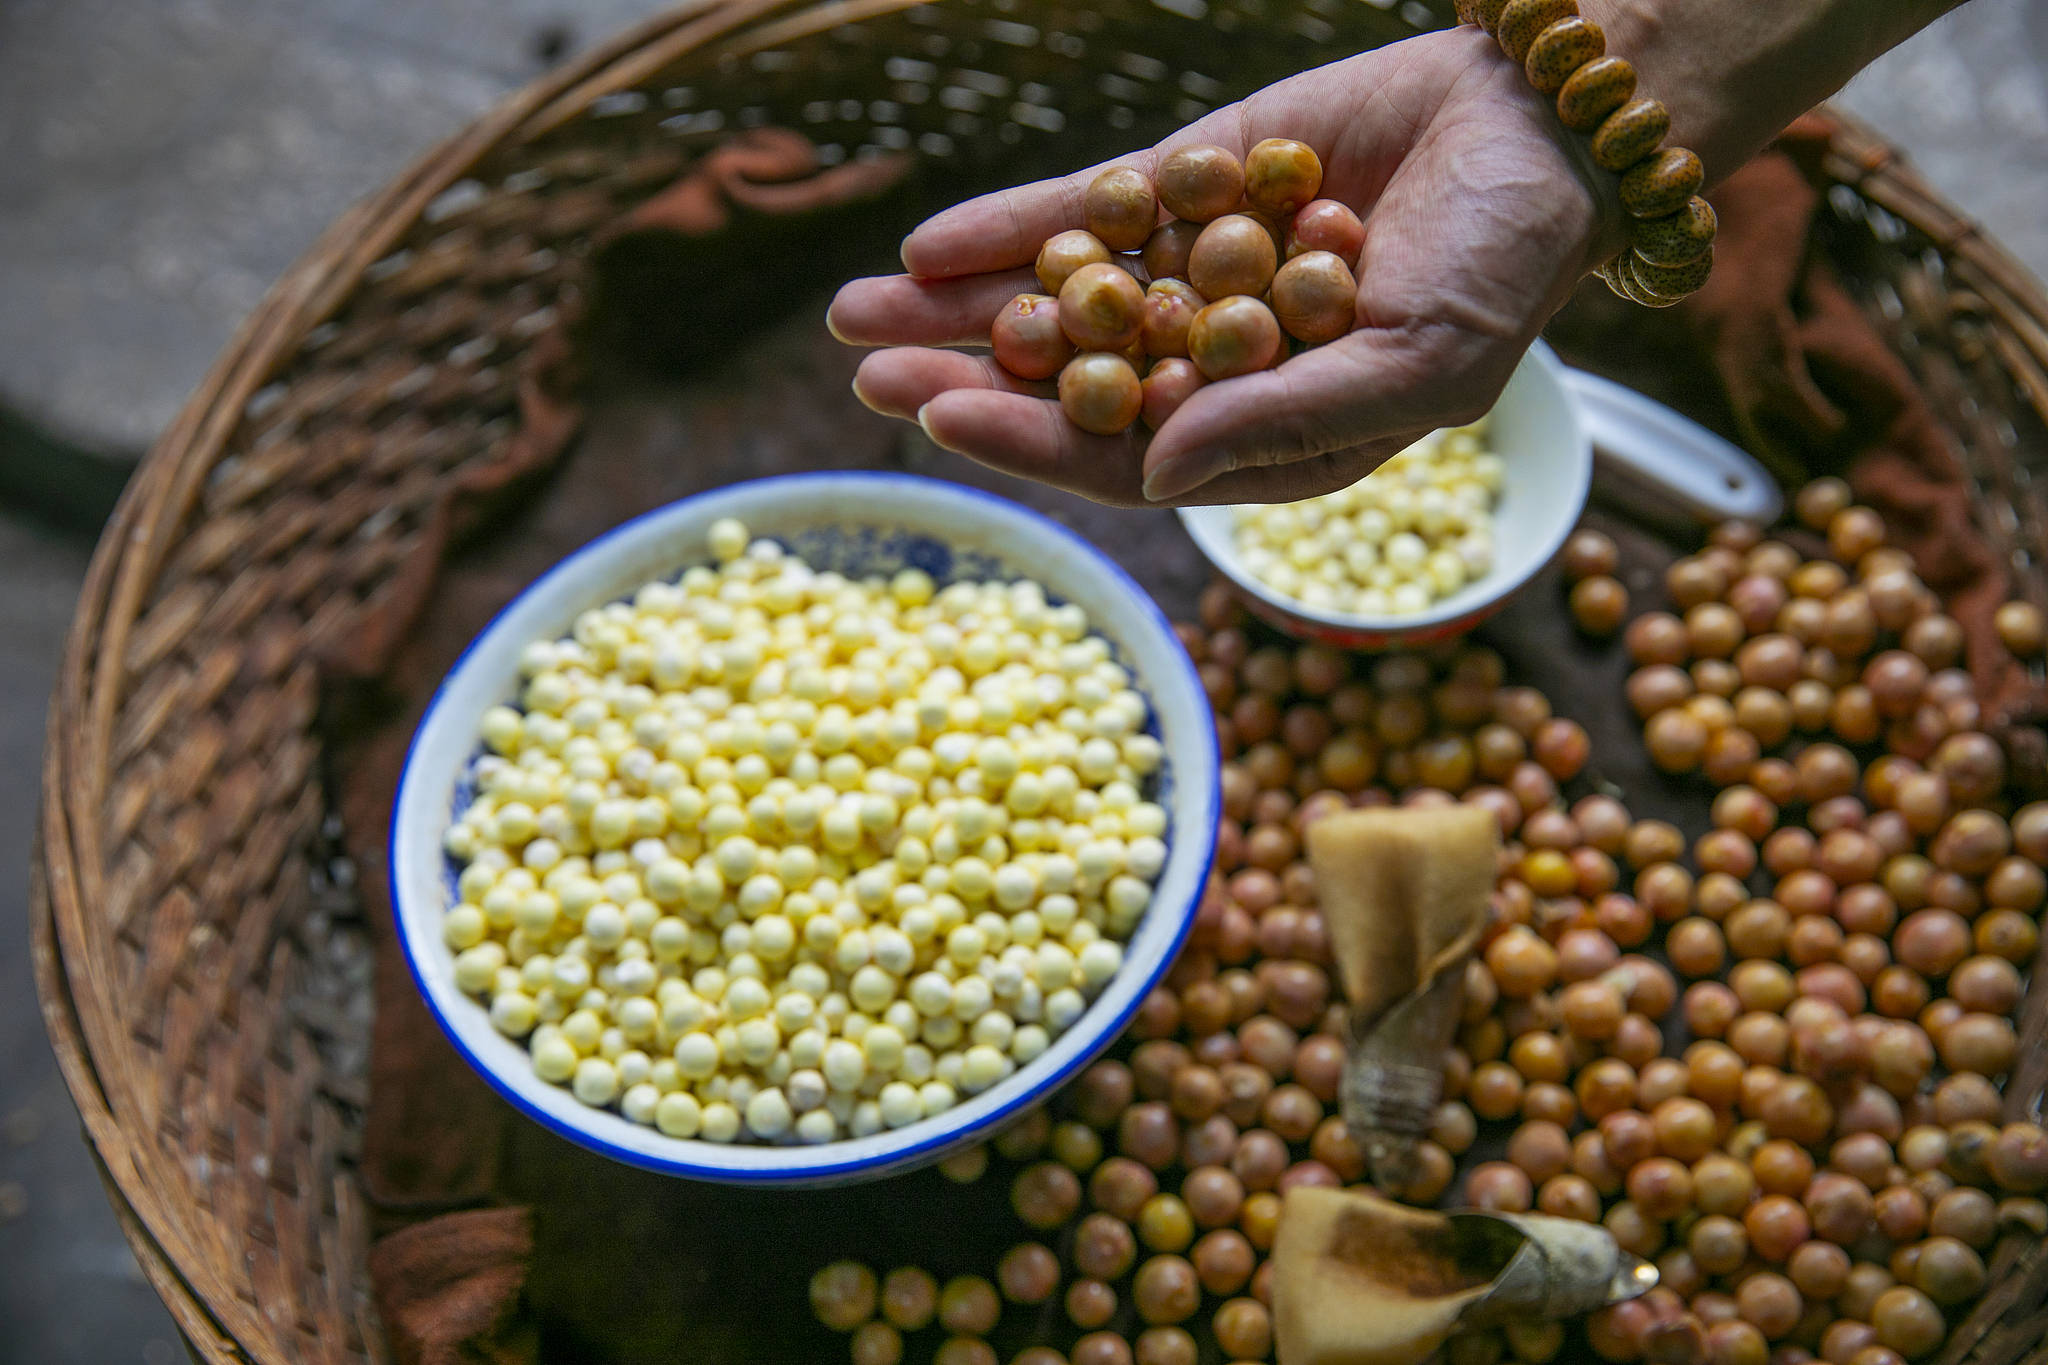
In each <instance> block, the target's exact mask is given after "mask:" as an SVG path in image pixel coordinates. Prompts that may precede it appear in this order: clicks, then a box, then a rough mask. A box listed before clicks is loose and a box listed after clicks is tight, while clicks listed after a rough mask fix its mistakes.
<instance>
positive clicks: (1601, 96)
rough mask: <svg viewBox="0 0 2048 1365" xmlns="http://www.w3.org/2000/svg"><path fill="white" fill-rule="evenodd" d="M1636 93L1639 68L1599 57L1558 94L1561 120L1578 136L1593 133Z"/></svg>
mask: <svg viewBox="0 0 2048 1365" xmlns="http://www.w3.org/2000/svg"><path fill="white" fill-rule="evenodd" d="M1635 93H1636V69H1635V68H1634V67H1633V66H1630V65H1629V64H1628V61H1627V59H1626V58H1622V57H1595V58H1594V59H1593V60H1592V61H1590V62H1587V63H1586V64H1585V65H1584V66H1582V67H1580V68H1579V69H1578V70H1577V71H1574V72H1572V74H1571V77H1570V79H1568V80H1567V81H1565V83H1564V86H1563V87H1562V88H1561V89H1560V90H1559V91H1558V92H1557V117H1558V119H1559V120H1560V121H1561V122H1562V123H1563V124H1564V126H1565V127H1567V128H1569V129H1571V130H1572V131H1573V132H1575V133H1590V132H1592V131H1593V130H1594V129H1596V128H1598V127H1599V126H1600V124H1601V123H1602V122H1603V121H1604V120H1605V119H1606V117H1607V116H1608V115H1609V114H1611V113H1613V112H1614V111H1615V110H1617V109H1619V108H1621V106H1622V105H1624V104H1627V103H1628V102H1629V100H1630V99H1631V98H1633V97H1634V95H1635Z"/></svg>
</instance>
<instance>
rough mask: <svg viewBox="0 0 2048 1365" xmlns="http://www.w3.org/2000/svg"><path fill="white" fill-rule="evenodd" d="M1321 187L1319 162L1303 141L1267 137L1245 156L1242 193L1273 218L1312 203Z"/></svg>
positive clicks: (1321, 165) (1283, 216) (1312, 150)
mask: <svg viewBox="0 0 2048 1365" xmlns="http://www.w3.org/2000/svg"><path fill="white" fill-rule="evenodd" d="M1322 188H1323V163H1322V161H1321V159H1320V158H1318V157H1317V156H1316V153H1315V149H1314V148H1313V147H1311V146H1309V145H1308V144H1307V143H1305V142H1296V141H1294V140H1293V139H1292V138H1284V137H1269V138H1267V139H1266V140H1265V141H1263V142H1260V143H1257V144H1255V145H1254V146H1253V147H1252V149H1251V151H1250V152H1249V153H1247V154H1246V156H1245V159H1244V197H1245V199H1246V200H1247V201H1248V202H1249V203H1250V204H1251V206H1252V207H1253V208H1255V209H1258V210H1260V211H1261V212H1264V213H1269V214H1272V215H1273V216H1274V217H1275V218H1282V219H1284V218H1286V217H1287V215H1289V214H1291V213H1293V212H1295V211H1296V210H1297V209H1300V208H1302V207H1303V206H1305V205H1307V204H1310V203H1313V202H1314V200H1315V197H1316V195H1317V194H1318V193H1319V192H1320V191H1321V190H1322Z"/></svg>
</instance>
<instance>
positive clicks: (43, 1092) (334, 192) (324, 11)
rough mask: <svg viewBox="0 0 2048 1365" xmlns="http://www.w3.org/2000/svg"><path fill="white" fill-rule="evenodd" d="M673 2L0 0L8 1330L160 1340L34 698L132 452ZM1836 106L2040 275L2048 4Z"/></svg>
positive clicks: (1876, 74) (1, 946) (0, 745)
mask: <svg viewBox="0 0 2048 1365" xmlns="http://www.w3.org/2000/svg"><path fill="white" fill-rule="evenodd" d="M656 7H657V5H656V2H655V0H575V3H570V0H411V2H410V3H400V0H269V3H264V4H258V3H255V0H154V2H153V3H150V4H142V5H138V4H134V3H132V2H130V0H7V3H4V4H0V147H5V148H6V149H7V155H6V156H5V157H4V158H0V564H5V565H6V566H7V568H6V570H5V575H4V578H0V772H5V773H8V774H12V775H13V776H12V778H11V779H10V780H7V781H0V1323H6V1324H7V1325H8V1332H7V1346H6V1347H5V1348H0V1356H5V1357H7V1358H12V1359H22V1360H47V1361H93V1362H102V1361H104V1362H117V1361H135V1360H141V1361H145V1362H148V1363H149V1365H164V1363H165V1362H170V1361H173V1360H175V1359H177V1358H178V1356H179V1350H178V1347H177V1345H176V1334H175V1332H174V1330H173V1328H172V1326H171V1324H170V1320H169V1318H168V1316H167V1315H166V1314H165V1312H164V1311H163V1309H162V1307H161V1306H160V1305H159V1304H158V1303H157V1302H156V1299H155V1296H154V1295H153V1294H152V1292H151V1291H150V1289H149V1287H148V1285H147V1284H145V1283H144V1282H143V1280H142V1278H141V1276H140V1274H139V1272H138V1271H137V1270H136V1269H135V1266H134V1263H133V1261H132V1259H131V1258H130V1257H129V1254H128V1251H127V1248H126V1246H125V1245H124V1244H123V1242H122V1241H121V1238H120V1234H119V1233H118V1231H117V1230H116V1228H115V1226H114V1222H113V1218H112V1215H111V1213H110V1212H109V1211H108V1210H107V1207H106V1204H105V1200H104V1198H103V1196H102V1194H101V1191H100V1187H99V1182H98V1179H97V1177H96V1175H95V1174H94V1172H93V1168H92V1163H91V1159H90V1157H89V1156H88V1155H87V1153H86V1152H85V1150H84V1147H83V1145H82V1144H81V1142H80V1141H79V1138H78V1130H77V1124H76V1120H75V1115H74V1113H73V1111H72V1109H71V1106H70V1102H69V1100H68V1099H67V1098H66V1096H65V1093H64V1089H63V1083H62V1081H61V1080H60V1079H59V1077H58V1074H57V1070H56V1065H55V1062H54V1061H53V1060H52V1058H51V1057H50V1054H49V1050H48V1047H47V1045H46V1044H45V1043H44V1041H43V1036H42V1026H41V1019H40V1016H39V1014H38V1012H37V1009H36V1002H35V994H34V986H33V982H32V980H31V975H30V970H29V965H28V958H27V948H26V935H25V933H24V931H23V926H25V924H26V918H27V916H26V872H25V870H24V869H25V866H26V859H27V853H28V849H29V845H30V840H31V838H32V833H33V826H34V817H35V800H36V795H35V787H34V776H33V775H34V774H35V772H36V768H37V762H38V757H39V754H40V752H41V747H42V726H43V711H44V705H45V701H46V698H47V697H48V694H49V689H50V686H51V683H52V680H53V678H54V676H55V671H56V660H57V656H58V652H59V649H60V648H61V645H62V641H63V636H64V631H65V629H66V627H67V626H68V623H69V619H70V614H71V610H72V605H73V603H74V601H75V599H76V596H77V592H78V584H79V580H80V577H81V575H82V574H83V571H84V567H85V563H86V558H87V556H88V554H89V552H90V549H91V544H92V539H93V536H94V534H95V532H96V530H97V528H98V526H99V524H100V521H101V520H102V519H103V517H104V516H105V513H106V510H107V508H108V507H109V506H110V505H111V503H112V498H113V495H114V494H115V493H116V492H117V491H118V490H119V487H120V483H121V480H122V479H123V477H124V476H125V472H126V469H127V468H128V466H129V465H130V464H131V463H132V461H133V460H134V459H135V458H136V457H137V455H138V454H139V453H140V451H141V450H142V449H143V448H144V447H145V446H146V445H147V444H148V442H149V440H150V439H151V438H152V437H153V436H154V434H155V433H156V432H157V431H158V430H160V429H161V428H162V427H163V426H164V425H165V424H166V423H167V422H168V421H169V420H170V418H171V416H172V415H173V413H174V412H175V411H176V408H177V405H178V404H179V402H180V401H182V399H183V397H184V396H185V394H186V393H187V391H189V390H190V389H191V387H192V386H193V385H194V383H196V382H197V380H198V379H199V377H200V375H201V374H202V373H203V372H204V370H205V369H206V367H207V365H208V364H209V363H210V362H211V360H212V358H213V356H214V355H215V354H216V353H217V352H218V350H219V349H220V347H221V345H222V344H223V343H224V342H225V340H226V339H227V337H228V335H229V334H230V333H231V332H232V330H233V328H234V326H235V324H236V323H237V322H238V321H239V320H240V318H241V317H242V316H243V314H245V313H246V312H247V311H248V310H249V308H250V307H251V306H252V305H253V304H254V303H255V302H256V300H257V299H258V298H259V297H260V296H261V293H262V291H263V289H264V288H265V287H266V286H267V284H268V283H269V281H270V280H271V279H273V278H274V277H275V276H276V275H277V274H278V273H279V272H280V271H281V270H283V269H284V268H285V267H286V266H287V265H288V264H290V262H291V261H292V260H293V259H294V258H295V257H296V256H297V255H298V254H299V253H300V252H301V251H302V250H303V249H304V247H305V246H306V244H308V243H309V242H310V241H311V240H312V239H313V237H314V236H315V235H317V234H318V232H319V231H320V230H321V229H322V228H323V227H324V226H325V225H326V224H327V223H328V222H329V221H331V220H332V219H333V218H334V217H335V216H336V214H337V213H339V212H340V211H341V210H342V209H343V208H344V207H346V206H347V205H348V204H349V203H350V202H352V201H353V200H355V199H356V198H358V197H360V196H361V195H363V194H365V193H367V192H368V191H370V190H371V189H373V188H374V187H376V186H377V185H378V184H380V183H381V182H383V181H384V180H386V179H387V178H389V177H390V176H391V175H392V174H393V173H395V172H396V171H397V170H399V169H400V168H401V167H402V166H403V165H404V164H405V163H406V162H407V161H409V160H410V159H411V158H412V157H414V156H415V155H417V154H418V153H419V152H421V151H423V150H424V149H425V148H427V147H428V146H430V145H431V144H432V143H433V141H434V140H435V139H437V138H439V137H441V136H443V135H445V134H446V133H448V132H450V131H452V130H453V129H455V128H457V127H459V126H460V125H461V124H462V123H463V122H464V121H465V120H467V119H469V118H471V117H473V116H474V115H476V114H477V113H479V112H481V111H482V110H484V109H485V108H487V107H488V106H489V105H490V103H491V102H492V101H493V100H495V99H497V98H498V97H499V96H501V95H502V94H504V93H505V92H506V91H508V90H510V89H513V88H515V87H516V86H517V85H519V84H520V83H522V82H524V81H526V80H528V79H530V78H531V77H533V76H534V75H536V74H538V73H539V72H540V71H541V70H542V69H543V68H544V67H545V66H546V64H547V63H548V62H550V61H552V60H555V59H557V58H558V57H560V56H561V55H563V54H565V53H567V52H569V51H573V50H574V49H575V48H577V47H579V46H582V45H584V44H586V43H588V42H591V41H594V40H596V39H598V38H601V37H603V36H604V35H606V34H608V33H609V32H611V31H612V30H614V29H615V28H617V27H619V26H621V25H624V24H628V23H631V22H633V21H634V20H636V19H638V18H639V17H641V16H642V15H644V14H646V13H649V12H652V10H654V9H655V8H656ZM1844 103H1846V104H1847V105H1848V107H1849V108H1851V109H1852V110H1854V111H1855V112H1857V113H1858V114H1860V115H1862V116H1863V117H1865V118H1867V119H1868V120H1870V121H1871V122H1872V123H1874V124H1875V125H1876V126H1877V127H1878V129H1879V130H1880V131H1881V132H1882V133H1884V134H1885V135H1886V136H1887V137H1889V138H1891V139H1892V140H1893V141H1894V142H1896V143H1898V144H1899V145H1901V146H1903V147H1904V148H1906V149H1907V151H1908V153H1909V154H1910V155H1911V156H1912V157H1913V158H1914V160H1915V161H1916V162H1917V163H1918V164H1919V165H1920V166H1921V168H1922V169H1923V170H1924V171H1925V172H1926V173H1927V174H1928V176H1929V177H1930V178H1931V179H1932V180H1933V181H1934V183H1935V184H1936V185H1937V186H1939V187H1940V188H1941V189H1942V190H1943V191H1944V192H1945V193H1946V194H1948V195H1949V196H1950V197H1951V198H1952V199H1953V200H1955V201H1956V202H1958V203H1960V204H1962V205H1964V206H1966V207H1967V208H1968V209H1969V211H1970V212H1972V213H1974V214H1975V215H1977V216H1978V218H1979V219H1980V220H1981V221H1982V222H1983V223H1984V225H1985V227H1986V228H1987V229H1988V230H1989V231H1990V232H1991V233H1992V234H1994V235H1995V236H1997V237H1998V238H1999V239H2001V240H2002V241H2004V242H2005V244H2006V245H2007V246H2008V247H2010V248H2011V249H2012V250H2013V251H2014V253H2015V254H2016V255H2018V256H2019V257H2020V258H2021V259H2022V260H2023V261H2025V262H2026V263H2027V264H2028V265H2029V266H2031V267H2032V268H2033V270H2034V271H2035V272H2036V273H2037V274H2040V275H2044V276H2048V219H2044V218H2043V217H2042V216H2041V214H2040V212H2039V206H2040V202H2041V193H2042V186H2043V185H2048V2H2044V0H1974V2H1973V3H1970V4H1967V5H1965V6H1964V7H1963V8H1962V9H1961V10H1959V11H1958V12H1957V13H1956V14H1954V15H1952V16H1951V17H1950V18H1949V19H1947V20H1945V21H1943V22H1942V23H1941V24H1940V25H1937V26H1936V27H1935V28H1934V29H1931V30H1930V31H1929V32H1927V33H1925V34H1923V35H1921V36H1920V37H1919V38H1918V39H1916V40H1914V41H1913V42H1912V43H1910V44H1908V45H1907V46H1906V47H1904V48H1902V49H1900V50H1899V51H1898V52H1896V53H1894V54H1892V55H1891V56H1890V57H1888V58H1886V59H1885V60H1884V61H1882V62H1880V63H1879V64H1878V65H1877V66H1876V67H1873V68H1872V69H1871V70H1870V71H1869V72H1867V73H1865V75H1864V76H1862V77H1860V78H1859V79H1858V80H1857V81H1856V82H1855V83H1854V84H1853V85H1852V86H1851V87H1850V89H1849V90H1848V91H1847V92H1846V93H1845V95H1844Z"/></svg>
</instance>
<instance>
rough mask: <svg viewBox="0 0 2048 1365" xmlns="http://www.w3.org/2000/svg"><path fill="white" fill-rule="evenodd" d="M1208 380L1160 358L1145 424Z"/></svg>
mask: <svg viewBox="0 0 2048 1365" xmlns="http://www.w3.org/2000/svg"><path fill="white" fill-rule="evenodd" d="M1208 382H1209V381H1208V380H1206V379H1204V378H1202V372H1201V370H1199V369H1197V368H1196V367H1195V362H1194V361H1192V360H1184V359H1181V358H1180V357H1177V356H1170V357H1168V358H1167V359H1165V360H1161V361H1159V362H1157V363H1156V364H1154V365H1153V366H1152V369H1151V370H1150V372H1148V373H1147V374H1146V376H1145V378H1144V379H1143V380H1141V381H1140V383H1139V392H1140V402H1139V408H1138V415H1139V416H1140V417H1142V418H1143V419H1144V422H1145V425H1146V426H1148V427H1150V428H1151V429H1152V430H1154V431H1157V430H1159V428H1161V427H1163V426H1165V425H1166V421H1167V419H1168V418H1170V417H1172V416H1173V414H1174V413H1176V412H1179V411H1180V408H1181V404H1183V403H1185V402H1187V401H1188V399H1190V398H1192V397H1194V395H1195V390H1197V389H1199V388H1201V387H1202V386H1203V385H1204V384H1206V383H1208ZM1361 785H1362V784H1361Z"/></svg>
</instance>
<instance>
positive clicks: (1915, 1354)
mask: <svg viewBox="0 0 2048 1365" xmlns="http://www.w3.org/2000/svg"><path fill="white" fill-rule="evenodd" d="M1870 1325H1871V1326H1872V1327H1875V1328H1876V1329H1877V1338H1878V1340H1879V1341H1880V1342H1882V1343H1883V1344H1884V1345H1885V1346H1887V1347H1890V1348H1891V1349H1892V1350H1894V1351H1897V1352H1898V1353H1899V1354H1900V1355H1902V1356H1904V1357H1905V1358H1906V1359H1908V1360H1918V1359H1919V1358H1920V1357H1922V1356H1924V1355H1928V1354H1931V1353H1932V1352H1933V1351H1934V1349H1935V1348H1936V1347H1938V1346H1940V1345H1941V1342H1942V1339H1943V1337H1945V1336H1946V1335H1947V1334H1948V1326H1947V1324H1946V1323H1944V1322H1943V1321H1942V1317H1941V1309H1940V1308H1938V1307H1936V1306H1935V1304H1934V1301H1933V1300H1932V1299H1930V1298H1928V1297H1927V1295H1925V1294H1923V1293H1921V1292H1920V1291H1919V1290H1917V1289H1909V1288H1907V1287H1906V1286H1905V1285H1895V1286H1893V1287H1892V1288H1890V1289H1887V1290H1885V1291H1884V1292H1883V1293H1882V1294H1880V1295H1878V1296H1877V1301H1876V1303H1874V1304H1872V1305H1871V1309H1870Z"/></svg>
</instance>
